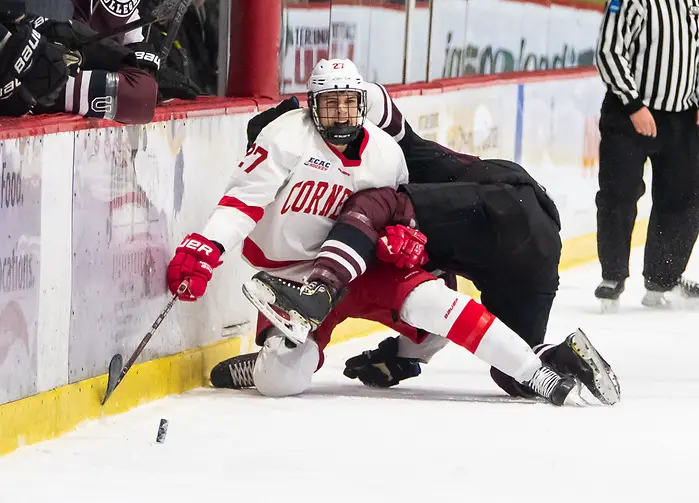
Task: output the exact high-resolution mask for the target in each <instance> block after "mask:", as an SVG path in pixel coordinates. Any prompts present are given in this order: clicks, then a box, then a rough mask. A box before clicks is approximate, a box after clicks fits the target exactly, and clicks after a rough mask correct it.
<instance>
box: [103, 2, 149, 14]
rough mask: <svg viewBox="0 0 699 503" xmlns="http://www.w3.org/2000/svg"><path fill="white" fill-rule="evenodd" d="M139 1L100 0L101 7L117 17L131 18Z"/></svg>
mask: <svg viewBox="0 0 699 503" xmlns="http://www.w3.org/2000/svg"><path fill="white" fill-rule="evenodd" d="M140 1H141V0H100V3H101V4H102V7H104V8H105V9H107V10H108V11H109V12H110V13H111V14H114V15H115V16H117V17H131V14H133V12H134V11H135V10H136V7H138V4H139V2H140Z"/></svg>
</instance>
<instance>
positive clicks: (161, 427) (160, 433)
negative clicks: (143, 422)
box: [155, 419, 168, 444]
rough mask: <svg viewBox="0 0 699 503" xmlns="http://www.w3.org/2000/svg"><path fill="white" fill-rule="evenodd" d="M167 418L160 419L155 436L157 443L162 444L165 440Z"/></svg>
mask: <svg viewBox="0 0 699 503" xmlns="http://www.w3.org/2000/svg"><path fill="white" fill-rule="evenodd" d="M167 425H168V422H167V419H161V420H160V425H159V426H158V436H157V437H155V441H156V442H158V443H159V444H162V443H164V442H165V435H167Z"/></svg>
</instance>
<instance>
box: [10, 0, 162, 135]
mask: <svg viewBox="0 0 699 503" xmlns="http://www.w3.org/2000/svg"><path fill="white" fill-rule="evenodd" d="M137 6H138V1H128V2H120V1H117V0H114V1H110V2H102V1H99V0H92V1H89V0H87V1H86V0H75V1H74V7H75V16H74V19H73V20H72V21H70V22H60V21H55V20H51V19H48V18H45V17H40V16H33V15H26V14H23V13H16V12H5V13H0V15H1V16H2V17H1V18H0V21H1V22H3V23H4V25H5V26H6V27H7V28H8V29H9V30H10V31H11V32H17V31H19V30H25V29H27V27H29V28H31V29H33V30H35V31H36V32H38V33H39V34H40V35H41V37H42V40H44V41H45V42H46V43H49V44H52V47H54V48H59V49H60V50H62V51H63V57H64V60H65V61H66V62H67V66H68V68H69V70H70V75H69V76H68V79H67V81H66V83H65V86H64V87H63V89H61V90H60V92H59V93H58V96H56V97H55V99H53V100H52V101H51V102H50V103H47V100H41V101H38V102H37V101H32V100H29V99H22V94H20V93H15V95H14V96H12V98H11V99H7V100H5V101H4V102H0V115H6V116H7V115H10V116H21V115H24V114H26V113H29V112H31V113H33V114H44V113H56V112H68V113H75V114H79V115H83V116H85V117H90V118H99V119H102V118H104V119H112V120H115V121H118V122H122V123H126V124H141V123H147V122H149V121H151V120H152V118H153V114H154V112H155V105H156V100H157V84H156V81H155V79H154V75H155V74H156V72H157V71H158V69H159V65H160V62H159V58H158V56H157V54H155V52H154V50H153V49H152V47H150V46H149V45H148V44H144V43H143V36H142V34H141V29H139V30H133V31H130V32H127V33H125V34H123V35H121V36H117V37H115V38H111V39H105V40H102V41H99V42H92V43H86V41H87V39H89V38H90V37H92V36H94V35H96V34H97V33H98V32H99V31H104V30H109V29H112V28H117V27H119V26H121V25H123V24H125V23H126V22H128V21H132V20H136V19H138V11H137V9H136V7H137ZM2 84H4V82H3V83H2ZM25 97H26V95H25Z"/></svg>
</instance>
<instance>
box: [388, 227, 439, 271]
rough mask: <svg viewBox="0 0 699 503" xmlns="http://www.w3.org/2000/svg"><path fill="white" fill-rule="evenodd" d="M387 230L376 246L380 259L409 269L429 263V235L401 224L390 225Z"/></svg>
mask: <svg viewBox="0 0 699 503" xmlns="http://www.w3.org/2000/svg"><path fill="white" fill-rule="evenodd" d="M385 232H386V235H385V236H382V237H381V238H380V239H379V242H378V245H377V248H376V256H377V257H378V258H379V260H381V261H382V262H389V263H391V264H395V265H396V267H406V268H408V269H413V268H415V267H420V266H422V265H425V264H426V263H427V252H426V251H425V244H426V243H427V237H426V236H425V235H424V234H423V233H422V232H420V231H418V230H417V229H411V228H410V227H406V226H405V225H400V224H398V225H389V226H388V227H386V229H385Z"/></svg>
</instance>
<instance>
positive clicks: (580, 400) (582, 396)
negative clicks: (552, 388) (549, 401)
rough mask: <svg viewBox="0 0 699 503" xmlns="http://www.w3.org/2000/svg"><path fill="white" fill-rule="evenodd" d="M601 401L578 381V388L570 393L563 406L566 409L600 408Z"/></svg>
mask: <svg viewBox="0 0 699 503" xmlns="http://www.w3.org/2000/svg"><path fill="white" fill-rule="evenodd" d="M599 402H600V400H599V399H598V398H597V397H596V396H594V395H593V394H592V393H591V392H590V390H588V389H587V387H586V386H585V385H584V384H583V383H581V382H580V381H578V380H577V379H576V386H575V388H574V389H572V390H571V391H570V393H568V396H567V397H566V399H565V401H564V402H563V405H564V406H565V407H588V406H590V405H593V406H594V405H597V406H599Z"/></svg>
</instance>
